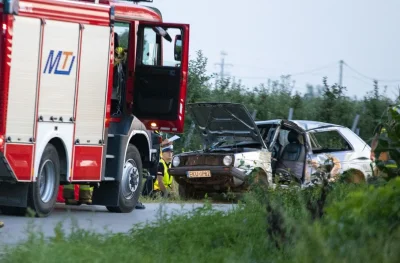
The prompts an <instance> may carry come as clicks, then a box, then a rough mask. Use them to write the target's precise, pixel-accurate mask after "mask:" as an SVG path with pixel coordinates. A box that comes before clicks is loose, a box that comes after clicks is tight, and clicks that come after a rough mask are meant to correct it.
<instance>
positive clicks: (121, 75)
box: [111, 22, 130, 116]
mask: <svg viewBox="0 0 400 263" xmlns="http://www.w3.org/2000/svg"><path fill="white" fill-rule="evenodd" d="M129 35H130V24H129V23H123V22H116V23H115V27H114V47H115V50H114V52H115V53H114V54H115V55H114V80H113V91H112V97H111V115H112V116H118V115H120V114H121V111H122V101H123V97H122V95H123V94H124V90H125V86H126V73H127V57H128V47H129Z"/></svg>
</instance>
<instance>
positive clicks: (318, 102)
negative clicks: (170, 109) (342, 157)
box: [175, 51, 400, 151]
mask: <svg viewBox="0 0 400 263" xmlns="http://www.w3.org/2000/svg"><path fill="white" fill-rule="evenodd" d="M206 68H207V58H206V57H204V54H203V53H202V52H201V51H198V52H197V54H196V57H195V58H194V59H192V60H191V61H190V66H189V84H188V93H187V94H188V95H187V102H188V103H192V102H238V103H243V104H244V105H245V106H246V107H247V108H248V109H249V111H250V113H253V112H254V111H256V113H257V114H256V119H257V120H265V119H278V118H287V117H288V113H289V108H293V109H294V113H293V119H306V120H315V121H323V122H331V123H335V124H340V125H345V126H347V127H351V126H352V124H353V120H354V118H355V116H356V115H357V114H360V119H359V124H358V128H359V129H360V137H361V138H362V139H364V140H365V141H367V142H369V141H370V139H371V137H372V135H373V129H374V127H375V126H376V125H377V124H378V123H379V121H380V119H381V115H382V112H383V111H384V110H385V109H386V108H387V107H388V105H389V104H391V103H394V102H393V101H392V100H391V99H390V98H389V97H388V96H386V95H385V92H386V90H385V89H382V88H380V87H379V86H378V85H377V84H376V83H375V85H373V83H371V91H370V92H368V93H367V94H365V96H363V97H362V96H361V97H359V98H358V99H356V98H351V97H349V96H347V95H346V90H347V88H346V87H341V86H339V85H337V84H333V85H329V84H328V79H327V78H324V79H323V80H322V83H321V84H322V85H319V86H315V87H314V86H308V87H307V92H306V93H305V94H301V93H299V92H294V91H293V81H292V80H291V78H290V76H282V77H281V78H280V79H278V80H268V81H267V82H266V83H262V84H260V85H258V86H256V87H246V86H244V85H243V84H242V83H241V81H240V80H239V81H237V80H235V79H234V78H226V79H224V80H221V79H219V78H217V77H216V76H214V75H209V74H207V72H206ZM186 117H187V118H186V120H185V133H184V134H182V136H183V137H182V139H181V140H179V141H177V142H176V143H175V146H176V149H182V148H184V149H185V150H186V151H191V150H198V149H201V147H202V143H201V137H200V135H199V133H198V132H197V131H196V129H192V128H191V125H192V119H191V116H190V114H189V113H188V112H187V113H186ZM399 132H400V131H399Z"/></svg>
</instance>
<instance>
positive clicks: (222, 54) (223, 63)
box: [215, 51, 233, 81]
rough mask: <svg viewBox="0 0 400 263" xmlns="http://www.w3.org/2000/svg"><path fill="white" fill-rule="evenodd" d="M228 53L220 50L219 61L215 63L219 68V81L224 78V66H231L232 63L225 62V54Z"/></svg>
mask: <svg viewBox="0 0 400 263" xmlns="http://www.w3.org/2000/svg"><path fill="white" fill-rule="evenodd" d="M226 55H228V54H227V53H226V52H224V51H221V63H215V65H217V66H220V67H221V70H220V73H219V74H220V78H221V81H222V80H224V77H225V67H226V66H233V65H232V64H226V63H225V56H226Z"/></svg>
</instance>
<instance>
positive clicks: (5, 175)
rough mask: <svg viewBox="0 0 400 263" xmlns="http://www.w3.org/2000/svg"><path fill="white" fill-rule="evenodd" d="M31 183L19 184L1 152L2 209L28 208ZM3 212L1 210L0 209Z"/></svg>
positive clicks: (0, 183) (0, 200)
mask: <svg viewBox="0 0 400 263" xmlns="http://www.w3.org/2000/svg"><path fill="white" fill-rule="evenodd" d="M28 187H29V183H18V182H17V179H16V177H15V175H14V173H13V171H12V169H11V167H10V165H9V164H8V162H7V159H6V158H5V156H4V154H3V153H2V152H0V207H1V206H14V207H26V206H27V200H28ZM0 210H1V208H0Z"/></svg>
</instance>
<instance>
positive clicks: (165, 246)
mask: <svg viewBox="0 0 400 263" xmlns="http://www.w3.org/2000/svg"><path fill="white" fill-rule="evenodd" d="M322 190H323V189H321V188H318V187H317V188H312V189H307V190H300V189H299V188H297V189H296V188H289V189H280V188H278V189H276V190H272V189H269V190H267V191H266V192H250V193H248V194H246V195H245V196H244V199H243V202H241V203H239V204H238V205H237V206H236V207H233V208H232V209H231V210H230V211H227V212H223V211H218V210H215V209H214V208H213V207H212V205H211V204H210V203H209V202H208V201H206V202H205V204H204V205H203V207H200V208H198V209H195V210H193V211H191V212H188V213H187V214H183V215H170V216H167V214H166V213H165V212H164V210H163V209H162V207H161V209H160V211H159V216H158V220H157V222H155V223H152V224H147V225H137V226H134V227H133V228H132V230H131V231H130V232H129V233H128V234H111V233H110V232H108V233H107V234H96V233H93V232H90V231H86V230H82V229H79V228H78V227H77V226H75V225H74V227H73V229H72V233H71V234H70V235H69V234H66V233H65V232H64V230H63V229H62V227H61V224H60V225H58V226H57V227H56V228H55V236H54V237H53V238H51V239H50V240H45V239H44V238H43V236H42V235H41V234H40V233H39V234H38V233H35V232H34V231H31V232H30V233H29V239H28V240H27V242H25V243H22V244H20V245H19V246H16V247H12V248H6V249H5V251H4V252H5V253H4V254H2V258H1V260H2V262H5V263H6V262H54V260H55V259H60V260H61V261H62V262H110V261H113V262H125V261H132V259H133V260H134V261H135V262H136V261H137V262H176V261H182V262H352V261H354V262H398V259H399V257H400V178H396V179H394V180H392V181H390V182H389V183H386V184H385V185H383V186H379V187H375V186H371V185H367V184H362V185H354V184H335V185H333V186H332V187H331V190H330V191H329V194H328V197H327V200H326V205H325V209H324V211H325V213H324V215H323V217H322V218H320V219H318V218H317V219H314V220H312V219H311V217H310V208H308V204H310V203H314V204H315V203H317V202H318V201H320V199H321V191H322ZM271 226H273V227H271ZM30 229H33V227H32V226H30Z"/></svg>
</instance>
